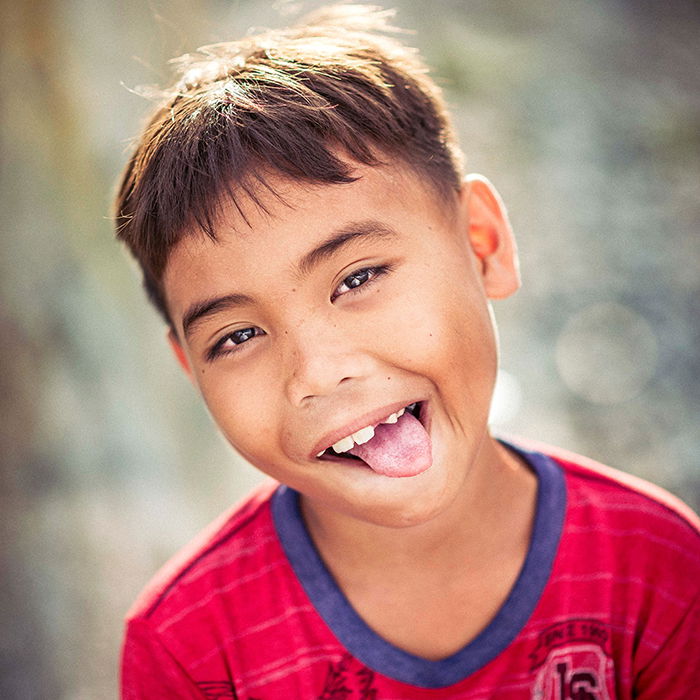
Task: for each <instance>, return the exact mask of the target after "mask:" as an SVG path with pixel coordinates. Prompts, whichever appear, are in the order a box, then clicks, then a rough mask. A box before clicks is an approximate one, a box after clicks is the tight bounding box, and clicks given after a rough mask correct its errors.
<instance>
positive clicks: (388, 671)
mask: <svg viewBox="0 0 700 700" xmlns="http://www.w3.org/2000/svg"><path fill="white" fill-rule="evenodd" d="M507 446H508V447H510V448H511V449H512V450H514V451H515V452H516V453H517V454H519V455H520V456H521V457H522V458H523V459H524V460H525V461H526V462H527V464H529V466H530V467H531V469H532V470H533V472H534V473H535V474H536V476H537V479H538V489H537V504H536V513H535V523H534V528H533V532H532V539H531V542H530V548H529V550H528V553H527V557H526V558H525V563H524V564H523V567H522V569H521V571H520V574H519V576H518V578H517V580H516V582H515V585H514V586H513V589H512V590H511V592H510V594H509V595H508V598H507V599H506V601H505V602H504V603H503V606H502V607H501V609H500V610H499V612H498V613H497V614H496V616H495V617H494V619H493V620H492V621H491V623H490V624H489V625H488V626H487V627H486V628H485V629H484V630H483V631H482V632H481V633H480V634H479V635H478V636H477V637H476V638H475V639H473V640H472V641H471V642H470V643H469V644H467V645H466V646H465V647H464V648H462V649H460V650H459V651H458V652H456V653H455V654H453V655H452V656H449V657H448V658H446V659H441V660H440V661H429V660H427V659H424V658H421V657H419V656H415V655H414V654H410V653H408V652H406V651H403V650H402V649H399V648H398V647H395V646H394V645H393V644H390V643H389V642H387V641H386V640H384V639H382V638H381V637H380V636H379V635H377V634H376V633H375V632H374V631H373V630H372V629H371V628H370V627H368V626H367V624H366V623H365V622H364V620H363V619H362V618H361V617H360V616H359V615H358V614H357V613H356V612H355V610H354V609H353V607H352V606H351V605H350V603H349V601H348V600H347V598H346V597H345V595H344V594H343V593H342V591H341V590H340V588H339V587H338V586H337V584H336V583H335V581H334V580H333V577H332V576H331V574H330V573H329V571H328V569H327V568H326V566H325V564H324V563H323V561H322V559H321V557H320V556H319V554H318V551H317V550H316V547H315V546H314V544H313V542H312V540H311V537H310V536H309V533H308V531H307V529H306V525H305V524H304V521H303V518H302V516H301V510H300V507H299V494H298V492H296V491H294V490H293V489H290V488H288V487H286V486H281V487H280V488H279V489H278V490H277V491H276V492H275V494H274V496H273V499H272V515H273V518H274V523H275V528H276V530H277V535H278V537H279V539H280V541H281V543H282V547H283V549H284V551H285V553H286V555H287V558H288V559H289V561H290V563H291V565H292V568H293V569H294V572H295V574H296V575H297V577H298V578H299V581H300V582H301V585H302V586H303V588H304V590H305V591H306V594H307V595H308V596H309V599H310V600H311V602H312V603H313V605H314V607H315V608H316V610H317V611H318V613H319V615H320V616H321V617H322V618H323V620H324V621H325V623H326V624H327V625H328V627H330V629H331V631H332V632H333V633H334V634H335V636H336V637H337V638H338V640H339V641H340V643H341V644H342V645H343V646H344V647H345V648H346V649H347V650H348V651H349V652H350V653H351V654H352V655H353V656H354V657H355V658H356V659H358V660H359V661H361V662H362V663H363V664H365V666H367V667H369V668H371V669H374V670H375V671H377V672H378V673H381V674H382V675H384V676H387V677H389V678H393V679H395V680H397V681H400V682H402V683H406V684H408V685H413V686H418V687H421V688H442V687H446V686H450V685H454V684H455V683H458V682H459V681H461V680H463V679H464V678H466V677H467V676H469V675H471V674H472V673H474V672H475V671H477V670H478V669H480V668H481V667H482V666H484V665H486V664H487V663H488V662H489V661H491V660H492V659H494V658H495V657H496V656H498V655H499V654H500V653H501V652H502V651H503V650H504V649H505V648H506V647H507V646H508V645H509V644H510V643H511V642H512V641H513V639H514V638H515V637H516V636H517V634H518V633H519V632H520V630H521V629H522V628H523V626H524V625H525V623H526V622H527V620H528V619H529V617H530V616H531V614H532V612H533V611H534V609H535V606H536V605H537V603H538V601H539V599H540V596H541V594H542V591H543V590H544V587H545V585H546V584H547V581H548V579H549V575H550V572H551V569H552V564H553V562H554V557H555V555H556V552H557V547H558V545H559V538H560V536H561V531H562V527H563V522H564V513H565V510H566V486H565V483H564V476H563V473H562V471H561V469H560V468H559V466H558V465H556V464H555V462H554V461H553V460H551V459H550V458H549V457H547V456H546V455H543V454H540V453H538V452H528V451H525V450H523V449H521V448H518V447H515V446H514V445H510V444H508V445H507Z"/></svg>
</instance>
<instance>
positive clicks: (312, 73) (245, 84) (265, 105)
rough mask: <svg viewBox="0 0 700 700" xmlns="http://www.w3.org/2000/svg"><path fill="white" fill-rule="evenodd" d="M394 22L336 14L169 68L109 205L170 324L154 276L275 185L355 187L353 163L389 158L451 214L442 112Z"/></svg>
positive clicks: (366, 12)
mask: <svg viewBox="0 0 700 700" xmlns="http://www.w3.org/2000/svg"><path fill="white" fill-rule="evenodd" d="M390 14H391V13H390V12H387V11H380V10H378V9H377V8H371V7H361V6H348V5H345V6H336V7H333V8H327V9H326V10H322V11H320V12H318V13H316V15H312V16H310V17H308V18H307V19H306V21H304V22H303V23H301V24H300V25H299V26H297V27H292V28H290V29H282V30H275V31H270V32H267V33H264V34H260V35H257V36H251V37H249V38H246V39H243V40H241V41H237V42H231V43H224V44H218V45H215V46H209V47H206V48H204V49H202V50H200V52H199V53H197V54H194V55H186V56H183V57H182V58H180V59H178V60H177V64H178V67H179V70H180V74H181V75H180V79H179V81H177V82H176V84H175V85H174V86H173V87H172V88H171V89H170V90H167V91H165V92H164V93H163V96H162V99H161V103H160V105H159V107H158V108H157V109H156V111H155V113H154V114H153V116H152V118H151V120H150V123H149V124H148V126H147V127H146V129H145V130H144V132H143V134H142V136H141V139H140V141H139V143H138V145H137V147H136V150H135V151H134V153H133V155H132V157H131V159H130V161H129V163H128V164H127V167H126V169H125V172H124V174H123V177H122V182H121V185H120V187H119V191H118V194H117V198H116V202H115V207H114V209H115V218H116V224H117V233H118V236H119V238H120V239H122V240H123V241H124V242H126V244H127V245H128V247H129V248H130V250H131V252H132V253H133V255H134V256H135V258H136V259H137V260H138V262H139V263H140V265H141V268H142V270H143V274H144V283H145V286H146V289H147V291H148V293H149V296H150V298H151V300H152V301H153V302H154V303H155V305H156V307H157V308H158V309H159V311H160V312H161V314H163V316H164V317H165V318H166V319H167V320H169V314H168V310H167V302H166V299H165V296H164V293H163V289H162V284H161V282H162V275H163V271H164V269H165V266H166V264H167V261H168V257H169V254H170V251H171V249H172V248H173V246H174V245H175V244H176V243H177V242H178V241H179V240H180V238H181V237H182V236H184V235H188V234H190V233H192V232H194V231H196V230H199V231H200V232H204V233H205V234H206V235H209V236H211V237H212V238H216V230H217V225H216V224H217V212H218V211H219V207H220V204H221V203H222V202H223V201H224V200H227V199H228V200H229V201H230V202H232V203H233V204H234V205H236V203H237V202H239V201H240V200H242V199H245V198H252V199H253V200H254V201H258V200H259V197H260V193H261V192H262V191H264V190H265V189H267V188H268V187H269V183H268V180H269V178H270V177H271V176H275V175H277V176H282V177H284V178H289V179H291V180H294V181H301V182H306V183H344V182H350V181H351V179H352V174H351V168H350V167H349V165H348V161H355V162H358V163H363V164H368V165H376V164H379V163H380V162H382V161H383V160H385V159H387V158H389V159H391V160H394V159H395V160H397V161H400V162H402V163H403V164H404V165H406V166H408V167H409V168H410V169H411V170H413V171H414V172H415V173H416V174H418V175H419V176H420V177H421V178H423V179H425V180H426V181H427V182H429V183H430V184H432V185H433V186H434V188H435V190H436V192H437V193H438V194H439V195H440V196H442V197H443V198H444V199H445V200H446V201H449V198H450V197H453V196H454V193H455V192H457V191H458V190H459V187H460V180H461V163H460V153H459V149H458V147H457V144H456V141H455V139H454V136H453V133H452V130H451V127H450V123H449V119H448V115H447V111H446V107H445V104H444V102H443V99H442V96H441V94H440V91H439V89H438V88H437V86H436V85H435V84H434V83H433V82H432V81H431V80H430V78H429V77H428V76H427V74H426V70H425V68H424V66H423V64H422V62H421V61H420V59H419V58H418V56H417V54H416V53H415V52H414V51H413V50H412V49H409V48H406V47H404V46H403V45H401V44H400V43H399V42H398V41H396V40H394V39H391V38H389V37H387V36H385V35H384V34H382V32H386V31H387V30H390V27H389V26H388V25H387V19H388V17H389V16H390Z"/></svg>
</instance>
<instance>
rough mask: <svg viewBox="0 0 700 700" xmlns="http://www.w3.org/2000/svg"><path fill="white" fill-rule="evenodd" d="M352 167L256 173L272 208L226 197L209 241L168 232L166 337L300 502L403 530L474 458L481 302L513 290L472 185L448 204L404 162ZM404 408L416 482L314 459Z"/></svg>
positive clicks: (477, 184) (488, 332) (231, 436)
mask: <svg viewBox="0 0 700 700" xmlns="http://www.w3.org/2000/svg"><path fill="white" fill-rule="evenodd" d="M355 175H357V176H359V179H358V180H357V181H356V182H353V183H351V184H344V185H319V186H309V185H300V184H295V183H293V182H290V181H287V180H277V181H274V180H273V181H272V183H271V184H272V186H273V189H274V190H275V191H276V192H277V193H278V194H279V195H281V200H280V199H279V198H276V197H275V196H273V195H271V194H269V193H264V195H263V203H264V205H265V208H266V209H267V213H266V212H264V211H263V210H261V209H260V208H257V207H255V206H254V205H253V204H252V203H251V202H248V203H247V204H246V205H245V206H244V214H245V216H246V219H247V221H248V223H249V224H250V226H248V224H246V223H245V221H244V220H243V218H242V217H241V215H240V213H239V212H238V211H237V210H236V209H235V208H234V207H233V206H231V205H230V204H226V207H227V208H226V210H225V214H224V216H222V219H221V225H220V226H219V229H218V235H219V240H218V241H216V242H214V241H211V240H210V239H208V238H207V237H205V236H199V235H192V236H188V237H186V238H184V239H183V240H182V241H181V242H180V243H179V244H178V246H177V247H176V248H175V249H174V250H173V251H172V253H171V256H170V258H169V262H168V266H167V269H166V274H165V277H164V286H165V292H166V298H167V300H168V306H169V310H170V312H171V318H172V319H173V323H174V326H175V329H176V334H171V341H172V343H173V347H174V349H175V351H176V353H177V354H178V357H179V358H180V360H181V362H182V363H183V365H184V366H185V368H186V369H187V371H188V372H189V373H190V375H191V377H192V379H193V381H194V382H195V383H196V385H197V386H198V387H199V389H200V390H201V392H202V395H203V397H204V400H205V401H206V403H207V406H208V407H209V410H210V412H211V414H212V416H213V418H214V420H215V421H216V423H217V424H218V426H219V427H220V429H221V430H222V431H223V433H224V435H225V436H226V437H227V439H228V440H229V441H230V442H231V444H232V445H233V446H234V447H236V448H237V449H238V451H239V452H240V453H241V454H242V455H243V456H244V457H245V458H246V459H248V460H249V461H250V462H251V463H252V464H254V465H255V466H256V467H258V468H259V469H260V470H262V471H263V472H265V473H267V474H269V475H271V476H273V477H274V478H276V479H278V480H279V481H281V482H283V483H286V484H288V485H290V486H292V487H293V488H295V489H297V490H298V491H300V492H301V493H302V494H303V495H304V496H305V497H306V498H307V499H309V500H308V502H310V503H316V504H318V505H319V506H322V507H327V508H331V509H333V510H334V511H336V512H342V513H344V514H346V515H350V516H353V517H355V518H359V519H361V520H365V521H368V522H373V523H377V524H384V525H389V526H406V525H410V524H416V523H420V522H425V521H427V520H429V519H430V518H432V517H434V516H435V515H436V514H437V513H438V512H440V511H441V510H442V509H444V508H446V507H447V506H448V505H449V504H450V503H451V502H452V501H453V500H454V498H455V497H456V495H457V494H458V493H459V492H460V489H461V488H462V486H463V485H464V482H465V480H466V479H467V478H468V476H469V474H470V471H471V470H472V468H473V466H474V464H476V463H478V460H479V454H480V450H481V447H482V444H483V441H484V440H485V438H486V435H487V428H486V423H487V416H488V412H489V404H490V400H491V394H492V390H493V384H494V380H495V374H496V362H497V359H496V340H495V336H494V330H493V325H492V320H491V316H490V311H489V306H488V302H487V297H488V296H507V295H508V294H510V293H511V292H512V291H514V290H515V289H516V288H517V285H518V275H517V263H516V260H515V251H514V246H513V243H512V239H511V234H510V229H509V227H508V224H507V221H506V219H505V214H504V212H503V210H502V208H501V207H500V205H499V200H498V197H497V195H495V194H494V193H493V191H492V189H491V188H490V186H489V185H488V183H486V182H485V181H483V180H481V179H473V180H471V181H467V184H465V187H464V189H463V191H462V193H461V195H460V197H459V198H457V197H456V196H455V203H454V205H453V206H449V205H446V204H444V203H443V202H441V200H440V199H439V198H438V197H437V196H436V195H435V193H434V192H433V190H432V189H430V188H429V187H427V186H423V185H422V184H421V182H420V180H419V179H418V177H417V176H416V175H414V174H412V173H409V172H407V171H406V170H405V169H404V168H400V167H397V166H392V167H389V166H386V167H381V168H379V167H375V168H371V167H365V166H358V167H357V170H356V172H355ZM188 319H189V321H188ZM185 326H187V327H186V328H185ZM415 402H418V404H419V407H420V413H419V419H420V422H421V423H422V424H423V426H424V428H425V430H426V431H427V433H428V435H429V438H430V443H431V445H432V447H431V450H432V466H430V468H428V469H426V470H424V471H422V472H421V473H420V474H417V475H416V476H404V477H391V476H386V475H383V474H379V473H376V472H375V471H373V470H372V469H370V468H368V467H367V466H365V465H364V464H363V463H362V462H359V461H357V460H353V459H342V458H335V459H333V458H328V456H327V455H328V453H327V454H326V456H324V457H321V458H318V457H317V456H316V455H317V453H318V452H320V451H321V450H322V449H325V448H326V447H329V446H330V444H331V443H332V442H336V441H338V440H340V438H341V437H344V436H345V435H348V434H350V433H352V432H355V431H357V430H358V429H359V428H361V427H364V426H367V425H376V424H378V423H380V421H381V420H383V419H384V418H386V417H388V416H389V415H390V414H392V413H395V412H397V411H398V410H399V409H400V408H402V407H405V406H407V405H409V404H412V403H415ZM328 452H332V451H331V450H329V451H328Z"/></svg>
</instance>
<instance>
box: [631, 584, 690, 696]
mask: <svg viewBox="0 0 700 700" xmlns="http://www.w3.org/2000/svg"><path fill="white" fill-rule="evenodd" d="M699 630H700V592H698V593H697V594H696V595H695V598H694V599H693V600H692V602H691V604H690V607H689V608H688V610H687V611H686V614H685V615H684V616H683V617H682V618H681V620H680V621H679V623H678V624H677V625H676V626H675V628H674V629H673V631H672V632H671V634H670V635H669V636H668V637H667V638H666V640H665V641H664V642H663V643H662V644H661V646H660V647H659V649H658V650H657V652H656V654H655V655H654V657H653V658H652V660H651V661H650V662H649V663H648V664H647V665H646V666H645V667H644V668H643V669H641V671H639V672H638V673H637V676H636V681H635V685H634V688H635V693H634V697H635V698H637V699H638V700H658V698H664V700H690V698H700V632H699Z"/></svg>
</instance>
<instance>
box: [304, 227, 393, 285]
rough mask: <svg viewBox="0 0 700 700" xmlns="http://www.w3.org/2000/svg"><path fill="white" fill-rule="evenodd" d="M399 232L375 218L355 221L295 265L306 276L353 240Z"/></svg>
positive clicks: (391, 234) (378, 237) (372, 238)
mask: <svg viewBox="0 0 700 700" xmlns="http://www.w3.org/2000/svg"><path fill="white" fill-rule="evenodd" d="M397 236H398V234H397V233H396V231H394V229H392V228H391V227H389V226H387V225H386V224H383V223H382V222H380V221H376V220H374V219H366V220H364V221H353V222H351V223H349V224H346V225H345V226H343V227H342V228H341V229H339V230H338V231H336V232H335V233H334V234H333V235H332V236H331V237H330V238H328V239H326V240H325V241H323V243H321V244H320V245H318V246H316V248H314V249H313V250H311V251H309V252H308V253H306V255H304V256H303V257H302V259H301V260H300V261H299V262H298V263H297V264H296V265H295V268H296V270H297V273H298V276H299V277H306V276H307V275H308V274H310V273H311V271H312V270H313V269H314V268H315V267H317V266H318V265H319V264H320V263H322V262H323V261H324V260H328V258H330V257H332V256H333V255H335V254H336V253H337V252H338V250H340V249H341V248H343V247H344V246H346V245H347V244H348V243H350V242H351V241H357V240H358V239H359V240H362V241H371V240H376V239H382V238H395V237H397Z"/></svg>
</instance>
